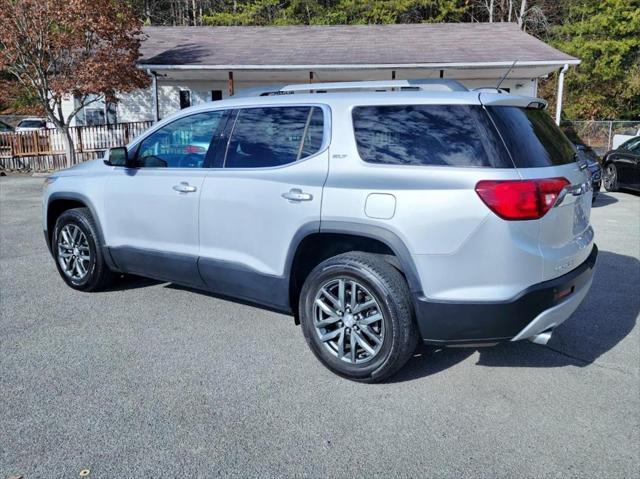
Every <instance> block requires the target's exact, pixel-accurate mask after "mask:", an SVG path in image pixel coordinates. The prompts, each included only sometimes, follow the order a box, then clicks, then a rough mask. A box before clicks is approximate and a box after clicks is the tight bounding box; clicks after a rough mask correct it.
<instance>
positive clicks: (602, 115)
mask: <svg viewBox="0 0 640 479" xmlns="http://www.w3.org/2000/svg"><path fill="white" fill-rule="evenodd" d="M563 17H564V21H563V22H562V23H561V24H560V25H558V26H556V27H555V28H553V29H552V33H551V44H552V45H553V46H555V47H556V48H558V49H560V50H562V51H564V52H566V53H568V54H570V55H573V56H575V57H578V58H580V59H581V60H582V63H581V64H580V66H579V67H578V68H576V69H571V70H570V71H569V72H568V73H567V75H566V79H565V91H566V95H567V101H566V103H565V108H564V112H565V114H566V116H567V117H569V118H584V119H589V118H590V119H596V118H597V119H629V120H636V119H638V118H640V8H638V3H637V0H581V1H580V2H570V3H568V4H567V6H566V11H565V12H564V15H563ZM549 83H552V82H548V83H547V85H545V86H544V88H543V94H544V93H546V94H547V95H546V96H547V97H551V99H552V100H553V99H554V98H553V97H554V96H555V92H554V91H552V89H554V85H553V84H549Z"/></svg>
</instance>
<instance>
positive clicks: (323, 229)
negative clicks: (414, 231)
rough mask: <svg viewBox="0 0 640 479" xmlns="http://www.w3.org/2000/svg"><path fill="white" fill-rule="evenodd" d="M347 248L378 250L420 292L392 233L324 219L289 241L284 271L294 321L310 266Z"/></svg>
mask: <svg viewBox="0 0 640 479" xmlns="http://www.w3.org/2000/svg"><path fill="white" fill-rule="evenodd" d="M348 251H364V252H367V253H374V254H380V255H382V256H384V257H385V259H386V260H387V261H388V262H389V263H390V264H391V265H392V266H394V267H395V268H396V269H398V270H399V271H400V272H401V273H402V274H403V275H404V277H405V278H406V280H407V283H408V285H409V289H410V291H412V292H421V291H422V287H421V283H420V279H419V276H418V273H417V270H416V268H415V264H414V262H413V259H412V258H411V254H410V253H409V250H408V248H407V247H406V245H405V244H404V242H403V241H402V239H400V238H399V237H398V236H397V235H396V234H395V233H393V232H392V231H390V230H388V229H386V228H384V227H380V226H374V225H367V224H361V223H352V222H342V221H327V222H322V224H320V225H319V226H318V225H317V224H316V225H315V227H312V228H304V229H303V231H302V232H299V234H298V235H296V238H295V240H294V242H293V244H292V245H291V248H290V251H289V254H288V258H287V266H286V271H287V272H288V277H289V303H290V305H291V310H292V311H293V314H294V318H295V322H296V324H299V319H298V295H299V293H300V290H301V289H302V284H303V283H304V280H305V279H306V276H307V275H308V274H309V273H310V272H311V270H312V269H313V268H314V267H315V266H317V265H318V264H319V263H321V262H322V261H324V260H325V259H327V258H329V257H332V256H335V255H338V254H341V253H345V252H348Z"/></svg>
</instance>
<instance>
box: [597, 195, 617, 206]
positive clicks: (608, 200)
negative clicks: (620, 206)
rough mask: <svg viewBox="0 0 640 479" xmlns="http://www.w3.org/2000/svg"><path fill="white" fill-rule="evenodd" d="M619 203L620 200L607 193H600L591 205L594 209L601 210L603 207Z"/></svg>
mask: <svg viewBox="0 0 640 479" xmlns="http://www.w3.org/2000/svg"><path fill="white" fill-rule="evenodd" d="M617 202H618V198H614V197H613V196H611V195H608V194H606V193H598V196H597V197H596V200H595V201H594V202H593V204H592V205H591V207H592V208H600V207H601V206H608V205H612V204H614V203H617Z"/></svg>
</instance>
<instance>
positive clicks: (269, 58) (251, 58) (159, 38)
mask: <svg viewBox="0 0 640 479" xmlns="http://www.w3.org/2000/svg"><path fill="white" fill-rule="evenodd" d="M144 33H145V34H146V35H147V38H146V39H145V40H144V41H143V42H142V48H141V53H142V58H141V59H140V60H139V62H138V63H139V64H140V67H144V68H154V67H155V68H162V69H230V70H241V69H248V70H249V69H258V70H260V69H276V70H277V69H314V68H325V69H332V68H336V69H340V68H353V69H359V68H421V67H430V68H438V67H442V68H465V67H470V68H474V67H475V68H478V67H485V68H491V67H501V66H508V65H511V64H512V63H513V62H514V60H518V66H538V65H540V66H542V65H562V64H565V63H568V64H578V63H580V60H578V59H577V58H574V57H572V56H570V55H567V54H565V53H562V52H561V51H559V50H556V49H555V48H553V47H551V46H549V45H547V44H546V43H544V42H542V41H540V40H538V39H537V38H535V37H533V36H531V35H529V34H527V33H525V32H523V31H522V30H520V29H519V28H518V26H517V25H516V24H514V23H430V24H426V23H423V24H401V25H330V26H328V25H314V26H282V27H239V26H233V27H145V28H144Z"/></svg>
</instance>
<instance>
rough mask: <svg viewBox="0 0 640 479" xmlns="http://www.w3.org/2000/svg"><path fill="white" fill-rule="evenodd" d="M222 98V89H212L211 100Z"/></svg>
mask: <svg viewBox="0 0 640 479" xmlns="http://www.w3.org/2000/svg"><path fill="white" fill-rule="evenodd" d="M218 100H222V90H211V101H218Z"/></svg>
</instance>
